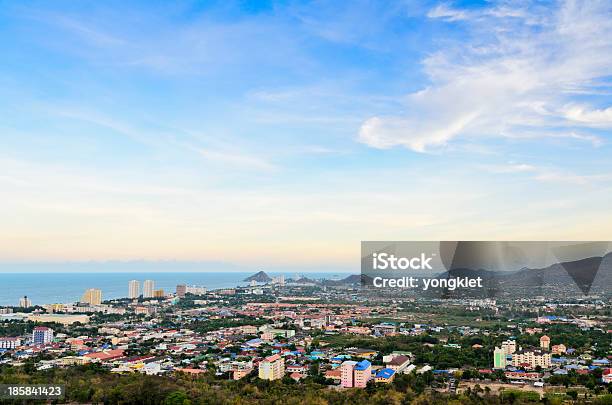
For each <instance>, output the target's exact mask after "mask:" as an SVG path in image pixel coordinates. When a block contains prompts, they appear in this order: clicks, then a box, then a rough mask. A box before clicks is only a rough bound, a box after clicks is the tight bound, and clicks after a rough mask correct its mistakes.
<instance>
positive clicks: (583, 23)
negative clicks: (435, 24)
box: [359, 1, 612, 152]
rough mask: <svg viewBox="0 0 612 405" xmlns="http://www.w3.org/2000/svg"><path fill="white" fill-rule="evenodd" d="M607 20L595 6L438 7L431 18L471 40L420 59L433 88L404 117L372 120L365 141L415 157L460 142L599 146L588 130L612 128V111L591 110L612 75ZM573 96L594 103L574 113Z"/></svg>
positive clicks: (414, 99)
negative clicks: (562, 141) (558, 140)
mask: <svg viewBox="0 0 612 405" xmlns="http://www.w3.org/2000/svg"><path fill="white" fill-rule="evenodd" d="M609 15H610V3H609V2H595V1H593V2H574V1H567V2H565V3H562V4H561V5H560V6H559V7H558V8H556V9H555V10H550V9H544V10H543V9H540V8H538V7H535V6H528V7H525V8H516V9H512V8H509V7H505V6H504V7H500V6H494V7H492V8H488V9H482V10H474V9H470V10H460V9H453V8H451V7H449V6H447V5H440V6H437V7H435V8H434V9H432V10H431V11H430V12H429V17H430V18H434V19H441V20H443V21H447V22H455V23H458V24H464V25H465V27H466V28H467V29H468V32H470V34H469V35H467V36H466V37H461V38H458V40H457V41H456V42H454V43H453V44H452V45H448V46H445V47H444V48H443V49H440V50H439V51H438V52H435V53H433V54H431V55H430V56H428V57H427V58H426V59H425V60H423V66H424V70H425V73H426V74H427V76H428V77H429V82H430V84H429V86H428V87H426V88H424V89H422V90H420V91H418V92H415V93H412V94H409V95H408V97H407V99H406V103H405V110H404V111H403V112H402V113H400V114H397V115H394V116H376V117H372V118H370V119H368V120H366V121H365V122H364V123H363V124H362V126H361V129H360V131H359V140H360V141H361V142H363V143H365V144H367V145H370V146H372V147H375V148H389V147H393V146H404V147H407V148H409V149H412V150H414V151H418V152H424V151H428V150H431V149H435V148H440V147H443V146H445V145H446V144H448V143H449V142H451V141H452V140H455V139H457V138H460V137H462V138H467V137H470V138H477V137H483V136H485V137H515V138H518V137H521V136H522V134H524V133H528V134H529V137H536V136H537V137H540V136H541V137H551V136H558V137H566V138H570V139H578V140H583V141H588V142H591V143H593V144H598V143H600V142H599V141H600V140H599V139H598V137H597V135H595V134H593V133H592V132H590V131H592V130H593V129H597V128H601V127H603V126H608V125H610V123H611V122H612V107H607V106H605V107H604V108H596V107H591V106H590V105H589V103H591V102H593V104H594V102H595V100H592V99H590V96H593V98H594V96H595V95H596V94H601V90H602V89H601V86H600V85H597V84H595V83H598V81H600V79H601V78H602V77H605V76H606V75H609V73H610V69H611V68H612V20H611V19H609V18H608V16H609ZM576 94H580V97H581V100H587V102H586V103H583V104H580V106H578V107H576V106H575V105H574V103H573V102H574V99H573V97H574V96H575V95H576ZM599 101H600V100H599ZM568 105H572V107H571V108H568V107H566V106H568ZM557 132H561V133H562V134H563V135H551V134H556V133H557ZM582 132H586V133H582Z"/></svg>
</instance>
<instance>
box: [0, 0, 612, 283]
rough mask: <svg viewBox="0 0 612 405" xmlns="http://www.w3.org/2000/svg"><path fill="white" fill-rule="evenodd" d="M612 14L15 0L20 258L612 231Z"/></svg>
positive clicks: (211, 253) (3, 220)
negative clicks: (611, 207)
mask: <svg viewBox="0 0 612 405" xmlns="http://www.w3.org/2000/svg"><path fill="white" fill-rule="evenodd" d="M611 17H612V3H610V2H609V1H601V2H598V1H585V2H581V1H560V2H542V1H537V2H529V1H509V2H494V1H490V2H430V1H406V0H401V1H384V2H381V1H359V0H357V1H352V2H341V1H312V2H311V1H278V2H276V1H225V0H224V1H176V2H162V1H159V2H158V1H129V2H126V1H104V2H99V1H79V2H74V1H61V0H58V1H20V2H15V1H3V0H0V61H1V63H0V95H1V97H0V145H1V146H0V193H1V194H0V271H11V270H17V271H19V269H22V268H24V269H25V268H26V267H27V266H30V265H32V263H34V264H36V266H38V267H36V268H38V269H45V268H46V267H45V265H48V268H49V269H54V270H57V269H58V268H62V265H63V264H66V265H67V266H74V265H75V263H76V264H77V265H79V264H83V267H82V268H83V269H87V268H89V267H87V266H92V267H91V268H96V269H100V268H105V266H106V265H108V268H111V267H112V266H113V263H115V264H116V263H123V265H125V263H127V264H128V266H127V267H129V264H130V263H138V265H139V266H141V267H142V266H143V263H144V267H146V264H147V263H150V264H152V267H155V266H157V265H158V264H159V263H162V264H165V265H166V266H167V267H164V268H176V269H180V268H181V266H182V264H181V263H183V264H185V263H186V264H185V265H186V266H188V267H189V268H193V266H194V263H196V267H197V266H198V265H197V264H198V263H201V264H202V267H201V268H202V269H203V270H219V269H238V268H240V269H244V268H258V269H269V270H282V269H287V270H294V269H302V270H321V269H333V270H338V271H356V270H358V269H359V260H360V259H359V257H360V254H359V249H360V241H362V240H612V210H611V209H610V206H611V205H610V203H611V202H612V159H611V156H612V153H611V152H612V146H611V141H612V139H611V138H612V137H611V129H612V18H611ZM123 265H122V266H123ZM153 265H155V266H153ZM23 266H26V267H23ZM162 267H163V266H162ZM155 268H157V267H155Z"/></svg>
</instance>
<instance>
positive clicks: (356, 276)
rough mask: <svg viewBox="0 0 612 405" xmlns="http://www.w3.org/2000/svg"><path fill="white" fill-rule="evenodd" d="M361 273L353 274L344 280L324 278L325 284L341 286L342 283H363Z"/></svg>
mask: <svg viewBox="0 0 612 405" xmlns="http://www.w3.org/2000/svg"><path fill="white" fill-rule="evenodd" d="M361 277H362V276H361V274H351V275H350V276H348V277H345V278H343V279H342V280H324V281H323V285H327V286H341V285H354V284H361Z"/></svg>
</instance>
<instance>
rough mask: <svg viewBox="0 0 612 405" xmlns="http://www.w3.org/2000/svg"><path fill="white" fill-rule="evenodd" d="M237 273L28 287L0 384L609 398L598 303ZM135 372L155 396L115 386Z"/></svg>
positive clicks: (81, 391) (1, 346)
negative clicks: (56, 295)
mask: <svg viewBox="0 0 612 405" xmlns="http://www.w3.org/2000/svg"><path fill="white" fill-rule="evenodd" d="M247 282H249V284H248V286H244V287H236V288H224V289H217V290H207V289H206V288H205V287H203V286H190V285H185V284H179V285H177V286H176V290H175V291H173V292H166V291H163V290H161V289H156V288H155V281H154V280H145V281H144V282H142V283H141V281H140V280H132V281H130V282H129V283H127V285H126V298H122V299H112V300H104V294H103V291H101V290H100V289H97V288H95V287H92V288H91V289H88V290H86V291H84V293H83V296H82V297H81V299H80V300H79V302H74V303H48V304H44V305H40V306H38V305H37V306H33V305H32V302H31V298H33V297H23V298H22V299H21V300H20V302H19V303H15V304H16V305H15V306H7V307H0V383H14V382H17V381H18V382H22V383H43V382H44V383H52V382H58V381H61V382H63V383H65V384H66V385H67V390H66V398H65V400H66V401H68V402H70V401H72V402H91V403H95V402H98V403H129V401H122V398H123V397H122V395H124V396H128V395H152V396H151V398H158V399H159V401H160V403H183V404H187V403H192V401H193V402H194V403H195V402H198V401H199V402H198V403H212V402H215V401H213V400H212V399H211V398H213V397H211V396H210V395H213V396H214V395H217V394H215V393H214V392H213V391H214V390H212V388H211V387H213V388H214V387H217V391H215V392H221V391H223V390H225V391H223V392H225V393H224V394H223V395H225V397H224V398H226V399H227V400H228V402H230V401H232V396H235V397H234V398H233V400H236V399H237V398H238V397H239V398H240V400H241V401H242V402H244V403H248V402H249V400H251V402H269V403H276V402H275V400H274V399H272V397H271V395H277V393H281V394H278V395H281V396H283V395H285V396H286V398H289V399H287V401H288V402H289V403H291V400H290V398H293V397H292V395H293V396H295V398H297V400H298V402H296V403H300V402H301V401H303V402H311V401H310V399H312V401H314V402H317V401H319V402H318V403H334V402H335V403H350V402H352V401H354V400H357V399H359V398H369V399H375V398H380V399H382V400H383V402H381V403H409V402H410V401H412V400H415V401H419V399H420V400H421V401H422V403H436V402H439V403H447V402H449V401H451V400H458V401H460V403H470V401H472V402H474V403H477V402H478V401H480V403H482V401H485V402H486V401H489V402H490V403H512V402H514V403H520V402H521V401H522V402H530V401H536V402H537V401H544V402H547V403H564V402H567V401H587V402H590V403H610V402H607V401H609V400H610V398H611V397H610V394H611V393H612V384H611V382H612V368H610V361H611V360H612V356H611V341H612V339H611V336H612V317H611V310H612V309H611V306H610V304H609V299H608V298H606V297H601V296H575V295H563V294H558V295H555V296H554V298H551V297H550V296H547V297H543V296H526V297H517V298H513V299H502V298H499V299H493V298H480V299H474V298H453V299H432V298H425V297H406V296H402V295H397V296H394V295H387V296H381V295H380V294H378V295H377V293H378V291H364V290H363V289H362V288H361V286H360V285H359V278H358V277H357V276H351V277H347V278H346V279H344V280H341V281H333V282H331V281H326V280H313V279H307V278H301V279H287V280H285V278H284V277H283V276H279V277H276V278H270V277H269V276H267V275H266V274H265V273H263V272H261V273H258V274H257V275H254V276H253V277H250V278H249V279H247ZM141 287H142V288H141ZM17 304H18V305H17ZM71 370H72V371H74V370H76V371H78V373H81V375H88V376H90V377H91V378H92V381H94V382H92V383H84V382H78V381H73V380H72V379H77V378H78V375H79V374H78V373H77V374H74V373H72V374H71ZM88 378H89V377H88ZM138 378H141V379H147V380H146V381H153V382H154V383H153V384H152V385H148V386H149V387H153V386H156V387H157V385H155V384H159V387H160V388H155V390H158V391H159V392H157V391H156V393H155V394H153V393H151V392H149V393H148V394H145V393H143V392H140V391H138V392H140V394H134V393H130V394H128V393H123V392H116V391H117V388H116V387H117V386H118V385H116V384H123V381H129V382H130V384H131V383H132V382H133V381H137V379H138ZM104 381H109V383H108V384H107V385H105V383H104ZM161 381H165V382H163V383H162V382H161ZM84 384H85V386H84ZM96 384H98V385H96ZM124 384H126V385H124V388H125V387H128V385H127V384H128V383H124ZM134 384H135V383H134ZM164 384H167V386H166V385H164ZM197 384H202V385H197ZM232 384H233V385H232ZM111 385H112V386H114V387H115V388H112V387H111ZM141 385H142V384H141ZM145 386H147V385H145ZM196 387H200V388H199V389H200V391H201V390H205V389H206V390H211V391H210V392H209V393H208V394H206V395H208V397H206V398H208V399H203V398H204V395H203V394H202V395H203V396H202V397H201V398H200V397H198V394H197V392H198V391H197V388H196ZM203 387H208V388H203ZM249 387H250V388H249ZM125 389H126V390H127V389H128V388H125ZM149 389H153V388H149ZM252 389H255V390H256V391H252ZM113 390H114V391H113ZM140 390H145V391H146V389H145V388H140ZM249 390H251V391H249ZM275 390H276V391H275ZM283 390H285V391H283ZM359 391H361V392H359ZM207 392H208V391H207ZM271 392H274V394H271ZM283 392H284V394H282V393H283ZM300 392H301V393H300ZM154 395H157V397H154ZM218 395H221V394H218ZM311 395H312V398H311V397H310V396H311ZM360 395H365V396H364V397H360ZM315 397H316V398H318V399H317V400H316V401H315V400H314V398H315ZM134 398H136V397H134ZM279 398H280V397H279ZM279 398H277V399H276V400H278V401H281V402H282V400H280V399H279ZM309 398H310V399H309ZM173 400H176V401H178V402H172V401H173ZM135 401H136V403H138V402H139V401H138V400H135ZM185 401H187V402H185ZM208 401H210V402H208ZM496 401H497V402H496ZM504 401H506V402H504ZM517 401H518V402H517ZM598 401H599V402H598ZM152 403H155V400H152ZM234 403H236V402H234ZM487 403H488V402H487Z"/></svg>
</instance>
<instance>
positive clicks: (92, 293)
mask: <svg viewBox="0 0 612 405" xmlns="http://www.w3.org/2000/svg"><path fill="white" fill-rule="evenodd" d="M80 302H82V303H84V304H89V305H100V304H101V303H102V290H99V289H97V288H89V289H87V290H86V291H85V293H84V294H83V296H82V297H81V301H80Z"/></svg>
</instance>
